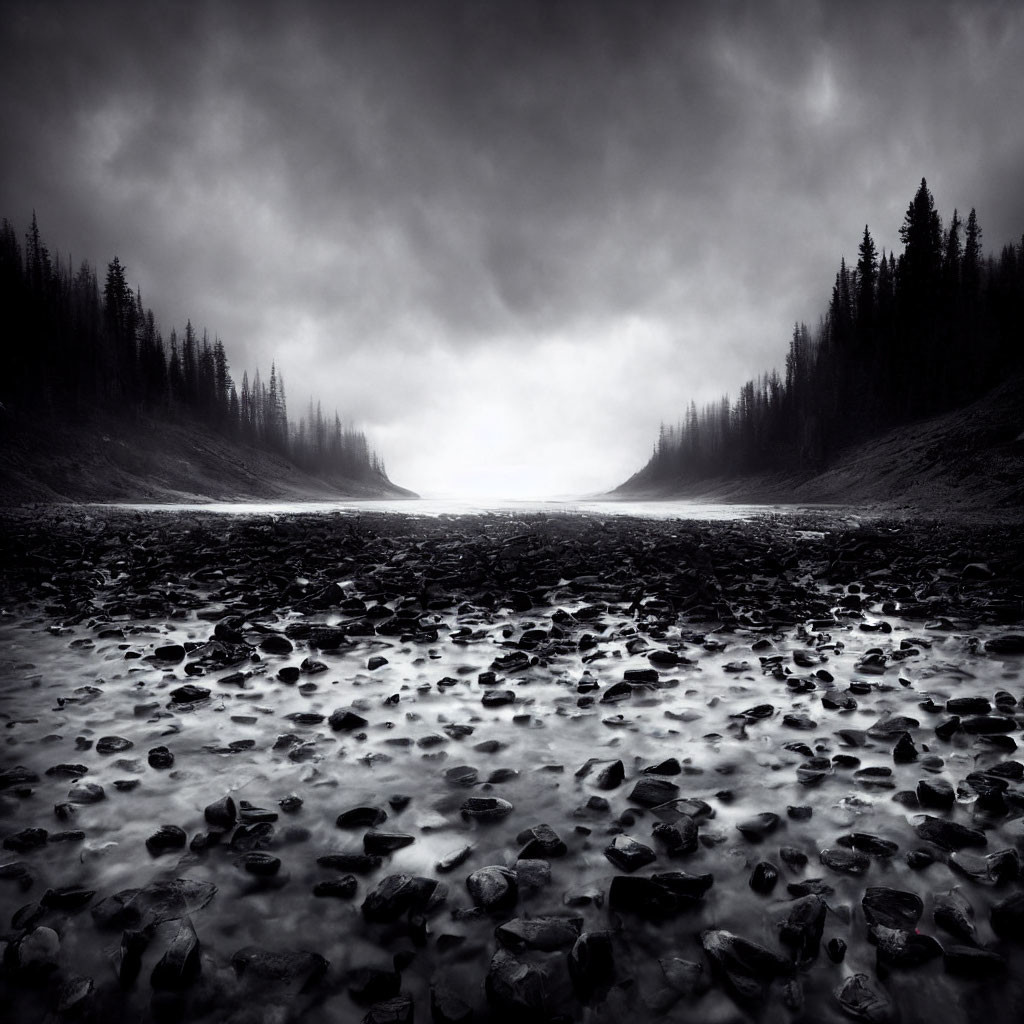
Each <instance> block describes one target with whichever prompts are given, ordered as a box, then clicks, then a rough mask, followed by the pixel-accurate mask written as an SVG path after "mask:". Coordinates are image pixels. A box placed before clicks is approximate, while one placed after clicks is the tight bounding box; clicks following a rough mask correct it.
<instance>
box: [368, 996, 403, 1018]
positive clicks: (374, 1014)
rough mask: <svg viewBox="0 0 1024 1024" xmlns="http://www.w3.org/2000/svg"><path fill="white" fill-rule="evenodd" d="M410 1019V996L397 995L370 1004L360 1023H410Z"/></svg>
mask: <svg viewBox="0 0 1024 1024" xmlns="http://www.w3.org/2000/svg"><path fill="white" fill-rule="evenodd" d="M412 1020H413V1001H412V996H406V995H398V996H395V997H394V998H392V999H386V1000H384V1001H383V1002H381V1003H375V1004H374V1005H373V1006H371V1007H370V1010H369V1012H368V1013H367V1014H366V1016H365V1017H363V1020H362V1024H412Z"/></svg>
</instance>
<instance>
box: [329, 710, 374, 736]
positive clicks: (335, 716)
mask: <svg viewBox="0 0 1024 1024" xmlns="http://www.w3.org/2000/svg"><path fill="white" fill-rule="evenodd" d="M327 722H328V725H330V727H331V728H332V729H333V730H334V731H335V732H354V731H355V730H356V729H363V728H365V727H366V725H367V724H368V723H367V721H366V719H365V718H363V716H362V715H357V714H356V713H355V712H354V711H352V710H351V709H349V708H338V709H337V710H335V711H332V712H331V717H330V718H329V719H328V720H327Z"/></svg>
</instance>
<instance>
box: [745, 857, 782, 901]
mask: <svg viewBox="0 0 1024 1024" xmlns="http://www.w3.org/2000/svg"><path fill="white" fill-rule="evenodd" d="M778 880H779V869H778V868H777V867H776V866H775V865H774V864H771V863H769V862H768V861H766V860H762V861H760V862H759V863H757V864H755V865H754V870H753V871H752V872H751V873H750V881H749V883H748V884H749V886H750V888H751V889H753V890H754V892H757V893H760V894H761V895H762V896H767V895H768V893H770V892H771V891H772V889H774V888H775V885H776V883H777V882H778Z"/></svg>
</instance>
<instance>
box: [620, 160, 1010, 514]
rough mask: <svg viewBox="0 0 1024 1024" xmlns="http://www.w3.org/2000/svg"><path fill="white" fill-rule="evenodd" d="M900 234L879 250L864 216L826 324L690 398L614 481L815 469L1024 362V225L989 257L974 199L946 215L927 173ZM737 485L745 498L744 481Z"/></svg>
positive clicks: (796, 332) (641, 489)
mask: <svg viewBox="0 0 1024 1024" xmlns="http://www.w3.org/2000/svg"><path fill="white" fill-rule="evenodd" d="M900 239H901V241H902V243H903V251H902V252H901V253H899V254H898V255H897V254H896V253H892V252H890V253H886V252H885V251H884V250H883V251H882V252H881V253H879V252H878V251H877V248H876V246H875V242H874V240H873V239H872V237H871V232H870V229H869V228H868V227H867V226H865V228H864V234H863V237H862V239H861V241H860V245H859V248H858V258H857V260H856V263H854V264H853V265H852V266H851V265H849V264H848V263H847V262H846V259H845V258H844V259H843V260H841V262H840V265H839V270H838V272H837V273H836V278H835V285H834V287H833V289H832V296H831V299H830V301H829V302H828V305H827V310H826V312H825V314H824V315H823V316H822V318H821V320H820V322H819V324H818V326H817V328H816V329H815V330H813V331H812V330H809V329H808V327H807V326H806V324H803V323H798V324H797V325H796V326H795V327H794V329H793V335H792V340H791V342H790V345H789V352H788V355H787V356H786V364H785V369H784V370H783V371H782V372H781V373H780V372H779V371H778V370H771V371H770V372H768V373H766V374H763V375H761V376H759V377H758V378H757V379H756V380H749V381H747V382H746V383H745V384H744V385H743V386H742V387H741V388H740V390H739V394H738V396H737V397H736V398H735V399H732V398H730V397H728V396H726V397H723V398H722V399H721V400H720V401H719V402H715V403H712V404H710V405H706V406H704V407H703V408H702V409H698V408H697V407H696V405H695V404H693V403H691V404H690V406H689V408H688V409H687V410H685V411H684V412H683V414H682V416H681V417H680V419H679V421H678V422H677V423H675V424H672V425H663V426H662V428H661V431H660V435H659V437H658V440H657V443H656V444H655V447H654V452H653V454H652V456H651V459H650V461H649V462H648V463H647V465H646V466H644V467H643V469H641V470H640V471H639V472H638V473H636V474H635V475H634V476H633V477H631V478H630V479H629V480H628V481H626V483H624V484H622V485H621V486H620V487H618V488H617V489H616V491H615V492H613V493H614V494H616V495H618V496H624V495H634V494H645V495H648V496H654V495H660V496H670V495H673V494H685V493H695V492H696V491H698V490H701V485H702V483H703V482H706V481H709V480H712V479H714V480H719V481H722V480H726V481H735V480H742V479H744V478H748V477H749V478H752V479H753V478H754V477H757V478H759V479H761V480H764V479H765V474H771V473H775V474H781V475H784V476H785V477H786V478H787V479H806V478H809V477H811V476H814V475H816V474H821V473H823V472H824V471H825V470H827V469H828V468H829V467H830V466H831V465H832V464H833V463H834V462H835V460H836V459H837V457H838V456H839V455H840V453H844V452H845V453H846V454H847V455H848V454H849V452H850V451H851V450H853V449H855V448H856V447H857V446H858V445H860V444H861V443H863V442H865V441H867V440H868V439H870V438H874V437H878V436H880V435H882V434H884V433H886V432H891V431H892V429H893V428H898V427H901V426H902V425H905V424H909V423H912V422H914V423H916V422H920V421H923V420H927V419H928V418H929V417H936V416H939V415H941V414H944V413H948V412H950V411H952V410H956V409H960V408H962V407H964V406H967V405H968V404H969V403H971V402H974V401H976V400H978V399H979V398H980V397H981V396H984V395H986V394H987V393H988V392H990V391H991V390H992V389H993V388H995V387H996V386H997V385H999V384H1001V383H1003V382H1005V381H1006V380H1008V379H1011V378H1013V377H1014V376H1016V375H1019V374H1021V373H1022V372H1024V238H1021V239H1020V240H1019V241H1018V242H1012V243H1009V244H1007V245H1004V246H1003V247H1002V249H1001V250H1000V251H999V253H998V254H990V255H987V256H986V255H985V254H984V252H983V247H982V232H981V227H980V226H979V223H978V218H977V215H976V213H975V211H974V210H973V209H972V210H971V211H970V214H969V215H968V216H967V218H966V221H965V220H964V219H963V218H961V216H960V214H959V212H958V211H956V210H954V211H953V215H952V217H950V218H949V221H948V223H947V224H945V225H943V223H942V220H941V219H940V217H939V214H938V212H937V211H936V209H935V204H934V201H933V198H932V195H931V193H930V192H929V190H928V185H927V182H926V181H925V180H924V179H922V181H921V185H920V188H919V189H918V190H917V193H916V194H915V195H914V197H913V199H912V201H911V202H910V205H909V207H908V208H907V212H906V216H905V219H904V222H903V225H902V227H901V228H900ZM1022 416H1024V411H1022ZM1021 427H1024V423H1022V424H1021V426H1018V427H1017V431H1018V432H1019V430H1020V429H1021ZM1007 429H1012V424H1011V425H1008V427H1007ZM1011 440H1013V439H1012V438H1011ZM937 454H941V453H937ZM730 493H731V494H732V495H733V496H734V497H742V494H743V491H742V487H740V488H739V489H738V490H737V489H736V488H730ZM855 498H856V496H855V495H852V496H851V500H855ZM833 500H835V496H834V497H833ZM840 500H841V498H840Z"/></svg>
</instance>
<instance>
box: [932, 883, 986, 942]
mask: <svg viewBox="0 0 1024 1024" xmlns="http://www.w3.org/2000/svg"><path fill="white" fill-rule="evenodd" d="M932 917H933V918H934V920H935V923H936V924H937V925H938V926H939V927H940V928H943V929H945V930H946V931H947V932H949V934H950V935H952V936H953V937H954V938H956V939H959V940H960V941H961V942H966V943H969V944H971V945H974V944H976V942H977V931H976V929H975V927H974V907H972V906H971V904H970V902H969V901H968V900H967V898H966V897H965V896H964V895H963V893H962V892H961V891H960V889H959V887H958V886H953V888H952V889H950V890H949V891H948V892H939V893H936V894H935V897H934V909H933V911H932Z"/></svg>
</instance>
